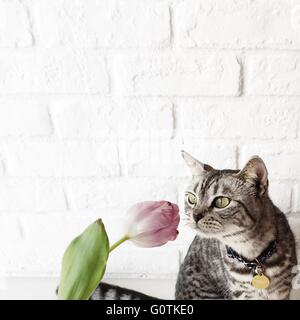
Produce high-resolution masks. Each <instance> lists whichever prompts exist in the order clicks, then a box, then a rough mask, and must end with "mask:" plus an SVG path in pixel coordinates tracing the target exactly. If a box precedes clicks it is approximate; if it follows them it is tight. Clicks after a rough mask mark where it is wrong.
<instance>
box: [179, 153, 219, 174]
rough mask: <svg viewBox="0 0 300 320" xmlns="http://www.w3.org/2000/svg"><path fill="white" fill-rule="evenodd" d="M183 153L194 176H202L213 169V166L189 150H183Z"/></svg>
mask: <svg viewBox="0 0 300 320" xmlns="http://www.w3.org/2000/svg"><path fill="white" fill-rule="evenodd" d="M181 154H182V157H183V159H184V160H185V162H186V164H187V166H188V167H189V168H190V170H191V172H192V175H193V176H201V175H202V174H204V173H205V172H207V171H211V170H213V168H212V167H211V166H209V165H208V164H204V163H202V162H200V161H199V160H197V159H195V158H194V157H192V156H191V155H190V154H188V153H187V152H185V151H183V150H181Z"/></svg>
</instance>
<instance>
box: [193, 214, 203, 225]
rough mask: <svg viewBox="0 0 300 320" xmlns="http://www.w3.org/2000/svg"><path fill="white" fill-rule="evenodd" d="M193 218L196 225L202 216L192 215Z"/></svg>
mask: <svg viewBox="0 0 300 320" xmlns="http://www.w3.org/2000/svg"><path fill="white" fill-rule="evenodd" d="M193 218H194V221H195V222H196V223H198V221H199V220H200V219H202V218H203V214H201V213H200V212H197V213H194V214H193Z"/></svg>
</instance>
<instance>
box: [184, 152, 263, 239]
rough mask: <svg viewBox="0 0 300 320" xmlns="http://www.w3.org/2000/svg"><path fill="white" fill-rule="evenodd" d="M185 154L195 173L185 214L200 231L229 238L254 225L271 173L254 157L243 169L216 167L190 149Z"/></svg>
mask: <svg viewBox="0 0 300 320" xmlns="http://www.w3.org/2000/svg"><path fill="white" fill-rule="evenodd" d="M182 156H183V158H184V160H185V162H186V163H187V165H188V167H189V168H190V170H191V172H192V181H191V183H190V185H189V187H188V189H187V190H186V192H185V213H186V214H187V215H188V219H189V224H190V225H191V226H192V227H193V228H195V229H196V230H197V231H198V232H199V233H200V234H202V235H204V236H207V237H214V238H217V239H220V240H222V239H225V238H226V237H228V235H232V234H233V233H236V234H239V233H243V232H245V231H246V230H249V229H250V228H252V227H254V226H255V224H256V223H257V221H259V220H260V219H261V216H262V212H263V210H264V205H265V200H266V199H268V172H267V169H266V166H265V164H264V162H263V160H262V159H261V158H259V157H257V156H255V157H252V158H251V159H250V160H249V161H248V162H247V163H246V165H245V167H244V168H243V169H242V170H216V169H214V168H212V167H211V166H210V165H207V164H203V163H201V162H200V161H198V160H197V159H195V158H193V157H192V156H191V155H189V154H188V153H187V152H184V151H182Z"/></svg>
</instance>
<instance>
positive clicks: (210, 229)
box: [193, 218, 223, 235]
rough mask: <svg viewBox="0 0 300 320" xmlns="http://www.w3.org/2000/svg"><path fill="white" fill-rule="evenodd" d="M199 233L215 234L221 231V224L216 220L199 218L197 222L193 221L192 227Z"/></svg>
mask: <svg viewBox="0 0 300 320" xmlns="http://www.w3.org/2000/svg"><path fill="white" fill-rule="evenodd" d="M193 229H195V230H196V231H197V232H199V233H200V234H205V235H216V234H219V233H221V232H222V231H223V226H222V225H221V224H220V223H219V222H218V221H212V220H206V219H205V218H202V219H200V220H199V221H198V222H194V228H193Z"/></svg>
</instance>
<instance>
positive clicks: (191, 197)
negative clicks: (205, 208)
mask: <svg viewBox="0 0 300 320" xmlns="http://www.w3.org/2000/svg"><path fill="white" fill-rule="evenodd" d="M186 201H187V203H188V204H189V205H190V206H191V207H194V206H195V205H196V204H197V202H198V199H197V196H196V195H195V194H194V193H191V192H187V193H186Z"/></svg>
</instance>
